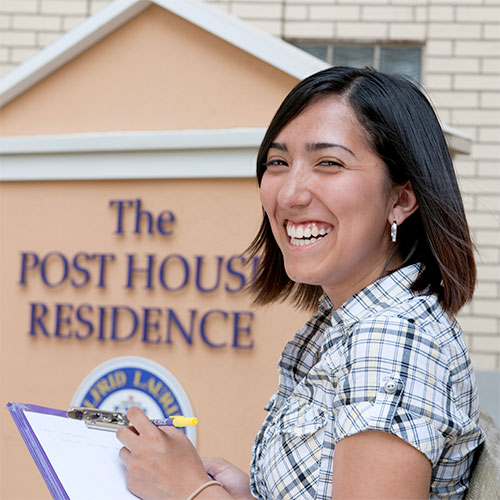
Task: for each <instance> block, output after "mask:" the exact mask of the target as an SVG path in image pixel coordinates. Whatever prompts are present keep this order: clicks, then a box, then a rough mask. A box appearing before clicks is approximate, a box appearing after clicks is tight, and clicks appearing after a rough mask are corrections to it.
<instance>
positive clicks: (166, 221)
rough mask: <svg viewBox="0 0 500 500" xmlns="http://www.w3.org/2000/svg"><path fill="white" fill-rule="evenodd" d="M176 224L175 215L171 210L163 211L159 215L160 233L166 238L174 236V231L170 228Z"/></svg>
mask: <svg viewBox="0 0 500 500" xmlns="http://www.w3.org/2000/svg"><path fill="white" fill-rule="evenodd" d="M174 222H175V215H174V214H173V212H171V211H170V210H163V212H160V215H158V221H157V226H158V232H159V233H160V234H163V235H164V236H168V235H170V234H172V231H173V229H169V226H170V225H171V224H173V223H174Z"/></svg>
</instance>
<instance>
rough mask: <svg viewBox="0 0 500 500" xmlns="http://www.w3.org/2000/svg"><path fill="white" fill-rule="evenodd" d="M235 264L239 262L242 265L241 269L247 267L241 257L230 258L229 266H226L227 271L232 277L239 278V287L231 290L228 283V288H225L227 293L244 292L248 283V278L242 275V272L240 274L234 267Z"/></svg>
mask: <svg viewBox="0 0 500 500" xmlns="http://www.w3.org/2000/svg"><path fill="white" fill-rule="evenodd" d="M233 262H239V263H240V265H241V266H240V267H243V266H244V265H245V262H246V261H245V258H244V257H242V256H241V255H233V256H232V257H230V258H229V260H228V261H227V264H226V269H227V272H228V273H229V274H230V275H231V276H235V277H237V278H238V280H239V285H238V286H237V287H236V288H231V287H230V286H229V285H228V284H227V283H226V286H225V287H224V288H225V289H226V292H228V293H236V292H239V291H241V290H242V288H243V287H244V286H245V281H246V277H245V275H244V274H243V273H242V272H238V271H237V270H236V269H235V268H234V266H233Z"/></svg>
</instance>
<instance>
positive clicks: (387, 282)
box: [332, 264, 421, 332]
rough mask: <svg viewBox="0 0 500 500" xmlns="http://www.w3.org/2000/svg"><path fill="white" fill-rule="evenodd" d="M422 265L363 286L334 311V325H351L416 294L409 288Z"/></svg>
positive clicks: (403, 268)
mask: <svg viewBox="0 0 500 500" xmlns="http://www.w3.org/2000/svg"><path fill="white" fill-rule="evenodd" d="M420 267H421V266H420V264H411V265H409V266H406V267H402V268H401V269H398V270H396V271H394V272H392V273H391V274H388V275H387V276H384V277H382V278H380V279H378V280H377V281H375V282H374V283H371V284H370V285H368V286H367V287H365V288H363V290H361V291H359V292H358V293H356V294H355V295H353V296H352V297H351V298H350V299H348V300H347V301H346V302H344V304H343V305H342V306H341V307H339V308H338V309H336V310H334V311H333V314H332V326H337V325H338V324H339V323H340V324H343V325H344V327H346V326H349V325H351V324H353V323H356V322H358V321H360V320H362V319H363V318H366V317H368V316H372V315H373V314H375V313H376V312H378V311H381V310H383V309H386V308H388V307H391V306H393V305H395V304H398V303H401V302H403V301H405V300H408V298H409V297H411V296H413V295H414V294H413V292H411V291H410V289H409V288H410V286H411V284H412V283H413V282H414V281H415V279H416V278H417V276H418V273H419V271H420ZM344 331H345V332H346V331H347V330H345V329H344Z"/></svg>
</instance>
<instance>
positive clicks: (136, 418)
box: [127, 406, 156, 434]
mask: <svg viewBox="0 0 500 500" xmlns="http://www.w3.org/2000/svg"><path fill="white" fill-rule="evenodd" d="M127 417H128V419H129V421H130V423H131V424H132V425H133V426H134V428H135V429H136V430H137V432H138V433H139V434H143V433H144V432H151V431H152V430H153V429H156V426H155V425H154V424H153V423H152V422H151V420H149V418H148V417H147V415H146V414H145V413H144V412H143V411H142V410H141V409H140V408H137V406H132V407H131V408H129V410H128V411H127Z"/></svg>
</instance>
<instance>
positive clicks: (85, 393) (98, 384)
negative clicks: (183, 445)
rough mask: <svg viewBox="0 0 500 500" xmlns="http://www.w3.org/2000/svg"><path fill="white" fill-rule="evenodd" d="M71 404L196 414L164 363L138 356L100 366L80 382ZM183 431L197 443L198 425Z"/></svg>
mask: <svg viewBox="0 0 500 500" xmlns="http://www.w3.org/2000/svg"><path fill="white" fill-rule="evenodd" d="M71 404H72V406H86V407H88V408H99V409H101V410H111V411H119V412H123V413H126V412H127V410H128V409H129V408H130V407H131V406H138V407H139V408H141V409H142V410H143V411H144V412H145V413H146V415H147V416H148V417H149V418H166V417H170V416H174V415H184V416H187V417H192V416H194V414H193V409H192V407H191V403H190V402H189V399H188V397H187V394H186V392H185V391H184V389H183V388H182V386H181V384H180V383H179V382H178V380H177V379H176V378H175V377H174V376H173V375H172V374H171V373H170V372H169V371H168V370H166V369H165V368H164V367H163V366H161V365H160V364H158V363H156V362H154V361H152V360H150V359H147V358H140V357H136V356H124V357H119V358H113V359H110V360H109V361H106V362H105V363H103V364H102V365H99V366H98V367H97V368H95V369H94V370H93V371H92V372H90V373H89V375H88V376H87V377H86V378H85V380H84V381H83V382H82V383H81V384H80V387H78V389H77V391H76V393H75V395H74V397H73V400H72V402H71ZM183 430H184V432H185V434H186V435H187V437H188V438H189V439H190V440H191V442H192V443H193V445H196V427H185V428H183Z"/></svg>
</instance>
